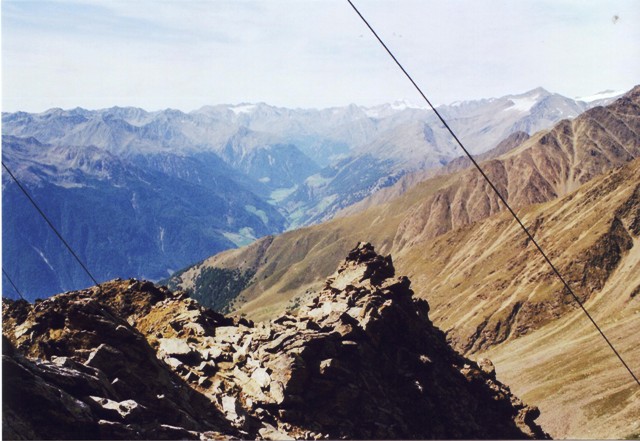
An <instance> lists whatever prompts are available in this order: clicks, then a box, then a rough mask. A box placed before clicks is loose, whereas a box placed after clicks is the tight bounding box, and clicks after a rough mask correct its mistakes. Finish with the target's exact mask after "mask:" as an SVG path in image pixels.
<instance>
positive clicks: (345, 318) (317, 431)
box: [2, 243, 548, 439]
mask: <svg viewBox="0 0 640 441" xmlns="http://www.w3.org/2000/svg"><path fill="white" fill-rule="evenodd" d="M412 295H413V292H412V290H411V289H410V281H409V279H408V278H406V277H396V276H395V270H394V267H393V263H392V260H391V257H390V256H387V257H383V256H380V255H378V254H377V253H376V252H375V251H374V249H373V247H372V246H371V245H369V244H366V243H360V244H359V245H358V246H357V247H356V248H355V249H353V250H352V251H351V252H350V253H349V255H348V256H347V258H346V260H345V261H344V262H343V263H342V264H341V265H340V267H339V268H338V270H337V272H336V273H335V274H334V275H333V276H332V277H331V278H329V279H328V280H327V282H326V286H325V288H324V290H322V291H321V292H320V294H318V295H317V296H316V297H315V298H313V299H312V300H310V301H309V302H308V303H307V304H305V305H302V306H300V307H299V308H298V309H297V310H296V311H293V312H292V313H290V314H286V315H282V316H280V317H278V318H277V319H275V320H272V321H271V322H264V323H257V324H254V323H252V322H249V321H247V320H245V319H242V318H231V317H225V316H223V315H220V314H218V313H216V312H214V311H211V310H209V309H208V308H205V307H202V306H200V305H199V304H198V303H197V302H196V301H194V300H193V299H190V298H189V297H188V296H187V295H186V294H185V293H183V292H177V293H173V292H171V291H169V290H168V289H166V288H164V287H156V286H154V285H153V284H152V283H150V282H143V281H137V280H115V281H111V282H107V283H104V284H102V285H100V286H99V287H93V288H90V289H87V290H83V291H76V292H70V293H64V294H60V295H57V296H54V297H52V298H49V299H47V300H44V301H38V302H36V303H35V304H29V303H26V302H24V301H9V300H4V301H3V311H2V313H3V321H4V325H3V372H4V373H3V386H4V387H3V419H2V421H3V423H2V424H3V433H4V435H3V436H4V438H7V439H33V438H42V439H47V438H49V439H51V438H54V439H73V438H75V439H105V438H106V439H149V438H151V439H218V438H263V439H291V438H306V439H327V438H331V439H336V438H349V439H365V438H368V439H425V438H443V439H447V438H448V439H451V438H459V439H460V438H512V439H522V438H548V435H547V434H546V433H545V432H544V431H543V430H542V429H541V428H540V427H539V426H538V425H537V424H536V423H535V419H536V418H537V417H538V415H539V411H538V409H537V408H535V407H531V406H528V405H526V404H524V403H522V401H520V400H519V399H518V398H517V397H515V396H513V395H512V394H511V392H510V390H509V388H508V387H507V386H505V385H504V384H502V383H501V382H500V381H498V380H497V379H496V375H495V371H494V369H493V365H492V364H491V362H490V361H489V360H481V361H480V362H479V363H475V362H473V361H471V360H469V359H466V358H464V357H462V356H461V355H459V354H458V353H456V352H455V351H454V350H452V349H451V348H450V347H449V346H448V345H447V343H446V340H445V336H444V334H443V333H442V332H441V331H440V330H438V329H437V328H435V327H434V326H433V325H432V323H431V321H430V320H429V317H428V312H429V305H428V304H427V302H426V301H424V300H419V299H414V298H413V297H412Z"/></svg>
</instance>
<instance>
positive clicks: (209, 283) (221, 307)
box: [190, 268, 255, 314]
mask: <svg viewBox="0 0 640 441" xmlns="http://www.w3.org/2000/svg"><path fill="white" fill-rule="evenodd" d="M254 274H255V272H254V271H241V270H239V269H226V268H203V269H202V271H201V272H200V274H198V277H197V278H196V280H195V288H194V290H193V293H190V294H191V297H193V298H194V299H196V300H197V301H198V302H200V303H201V304H203V305H205V306H208V307H209V308H212V309H214V310H216V311H219V312H221V313H224V314H226V313H229V312H230V310H231V308H230V306H231V303H232V302H233V300H234V299H235V298H236V297H238V295H239V294H240V292H242V290H243V289H245V288H246V287H247V286H248V285H249V282H250V281H251V279H252V278H253V276H254Z"/></svg>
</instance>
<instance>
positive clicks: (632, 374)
mask: <svg viewBox="0 0 640 441" xmlns="http://www.w3.org/2000/svg"><path fill="white" fill-rule="evenodd" d="M347 2H349V4H350V5H351V7H352V8H353V10H354V11H355V12H356V14H358V16H359V17H360V19H361V20H362V21H363V22H364V24H365V25H367V27H368V28H369V30H370V31H371V33H372V34H373V35H374V36H375V37H376V39H377V40H378V42H379V43H380V44H381V45H382V47H383V48H384V49H385V51H387V54H389V56H390V57H391V58H392V59H393V61H395V63H396V64H397V65H398V67H399V68H400V70H402V72H403V73H404V74H405V76H406V77H407V78H408V79H409V81H411V84H413V86H414V87H415V88H416V90H417V91H418V93H420V95H421V96H422V98H424V100H425V102H426V103H427V104H428V105H429V107H430V108H431V110H433V112H434V113H435V114H436V116H437V117H438V119H439V120H440V122H442V124H443V125H444V127H445V128H446V129H447V130H448V131H449V133H450V134H451V136H452V137H453V139H455V141H456V143H457V144H458V145H459V146H460V148H461V149H462V151H464V153H465V154H466V155H467V157H468V158H469V159H470V160H471V162H472V163H473V165H474V166H475V168H476V169H477V170H478V171H479V172H480V174H481V175H482V177H483V178H484V179H485V181H487V183H488V184H489V186H490V187H491V188H492V189H493V191H494V192H495V193H496V195H497V196H498V198H499V199H500V200H501V201H502V203H503V204H504V206H505V207H506V208H507V210H508V211H509V213H511V215H512V216H513V218H514V219H515V220H516V222H517V223H518V225H520V227H521V228H522V231H524V232H525V234H526V235H527V237H528V238H529V240H531V242H532V243H533V244H534V245H535V247H536V248H537V249H538V251H539V252H540V254H541V255H542V257H544V260H545V261H546V262H547V263H548V264H549V266H550V267H551V269H552V270H553V272H554V273H555V275H556V276H557V277H558V279H560V281H561V282H562V284H563V285H564V287H565V289H566V290H567V291H568V292H569V293H570V294H571V296H572V297H573V299H574V300H575V301H576V303H577V304H578V306H580V309H582V311H583V312H584V313H585V315H586V316H587V317H588V318H589V320H590V321H591V323H593V326H595V328H596V329H597V330H598V332H599V333H600V335H601V336H602V338H603V339H604V340H605V341H606V342H607V344H608V345H609V347H610V348H611V350H612V351H613V353H614V354H615V355H616V356H617V357H618V359H619V360H620V362H621V363H622V365H623V366H624V367H625V368H626V369H627V371H629V374H630V375H631V376H632V377H633V379H634V380H635V382H636V383H637V384H638V386H640V380H638V377H636V375H635V374H634V373H633V371H632V370H631V368H630V367H629V365H627V363H626V362H625V361H624V359H623V358H622V356H621V355H620V353H619V352H618V351H617V350H616V348H615V347H614V346H613V344H612V343H611V341H609V339H608V338H607V336H606V335H605V334H604V331H602V329H601V328H600V326H598V324H597V323H596V321H595V320H594V319H593V317H591V314H589V312H588V311H587V309H586V308H585V307H584V305H583V304H582V302H581V301H580V299H579V298H578V296H577V295H576V294H575V293H574V292H573V290H572V289H571V287H570V286H569V284H568V283H567V282H566V281H565V279H564V277H562V274H560V272H559V271H558V269H557V268H556V267H555V265H554V264H553V263H552V262H551V260H550V259H549V257H547V254H546V253H545V252H544V250H543V249H542V248H541V247H540V245H539V244H538V242H537V241H536V240H535V239H534V238H533V236H532V235H531V233H530V232H529V230H528V229H527V227H525V226H524V224H523V223H522V221H521V220H520V218H519V217H518V215H516V213H515V212H514V211H513V209H512V208H511V206H510V205H509V204H508V203H507V201H506V199H505V198H504V197H502V194H500V192H499V191H498V189H497V188H496V186H495V185H493V182H491V179H489V177H488V176H487V175H486V173H485V172H484V170H483V169H482V167H480V165H479V164H478V162H476V160H475V159H474V157H473V156H472V155H471V153H469V151H468V150H467V149H466V148H465V146H464V145H463V144H462V142H461V141H460V140H459V139H458V137H457V136H456V134H455V133H454V132H453V130H452V129H451V127H449V124H447V122H446V121H445V120H444V118H443V117H442V115H440V112H438V111H437V110H436V108H435V107H434V106H433V104H431V101H429V99H428V98H427V96H426V95H425V94H424V92H422V89H420V87H419V86H418V85H417V84H416V82H415V81H413V78H411V75H409V73H408V72H407V71H406V70H405V68H404V67H402V64H400V62H399V61H398V59H397V58H396V57H395V56H394V55H393V53H392V52H391V50H389V48H388V47H387V45H386V44H385V43H384V41H382V39H381V38H380V37H379V36H378V34H377V33H376V31H375V30H374V29H373V27H371V25H370V24H369V22H368V21H367V20H366V19H365V18H364V16H363V15H362V14H361V13H360V11H359V10H358V8H356V6H355V5H354V4H353V3H352V2H351V0H347Z"/></svg>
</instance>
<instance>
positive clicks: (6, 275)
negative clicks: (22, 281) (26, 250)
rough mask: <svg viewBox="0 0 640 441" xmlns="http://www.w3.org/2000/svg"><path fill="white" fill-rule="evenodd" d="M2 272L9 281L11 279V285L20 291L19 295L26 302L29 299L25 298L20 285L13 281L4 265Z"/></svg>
mask: <svg viewBox="0 0 640 441" xmlns="http://www.w3.org/2000/svg"><path fill="white" fill-rule="evenodd" d="M2 274H4V276H5V277H6V278H7V280H8V281H9V283H10V284H11V286H13V289H14V290H15V291H16V292H17V293H18V295H19V296H20V298H21V299H22V300H24V301H25V302H26V301H27V299H25V298H24V296H23V295H22V293H21V292H20V290H19V289H18V287H17V286H16V284H15V283H13V280H11V277H9V274H7V272H6V271H5V270H4V267H2Z"/></svg>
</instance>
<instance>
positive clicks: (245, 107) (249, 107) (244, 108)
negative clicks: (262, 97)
mask: <svg viewBox="0 0 640 441" xmlns="http://www.w3.org/2000/svg"><path fill="white" fill-rule="evenodd" d="M256 107H258V106H257V105H255V104H239V105H237V106H231V107H229V109H230V110H231V111H232V112H233V113H235V114H236V115H240V114H242V113H249V114H250V113H253V111H254V110H256Z"/></svg>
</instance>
